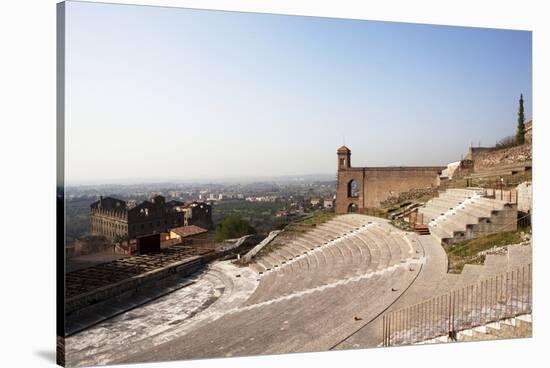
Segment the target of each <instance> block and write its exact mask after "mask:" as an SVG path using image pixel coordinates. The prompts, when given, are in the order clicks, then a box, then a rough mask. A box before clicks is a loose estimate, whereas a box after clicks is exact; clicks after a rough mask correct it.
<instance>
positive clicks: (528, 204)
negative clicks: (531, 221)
mask: <svg viewBox="0 0 550 368" xmlns="http://www.w3.org/2000/svg"><path fill="white" fill-rule="evenodd" d="M516 190H517V200H518V211H521V212H526V213H527V212H529V213H530V212H531V209H532V206H533V185H532V183H531V182H527V181H526V182H523V183H521V184H520V185H518V186H517V187H516Z"/></svg>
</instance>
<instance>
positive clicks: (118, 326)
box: [66, 262, 257, 366]
mask: <svg viewBox="0 0 550 368" xmlns="http://www.w3.org/2000/svg"><path fill="white" fill-rule="evenodd" d="M236 275H240V276H239V277H236ZM188 281H194V282H193V283H192V284H191V285H189V286H187V287H184V288H182V289H180V290H177V291H175V292H173V293H171V294H169V295H167V296H165V297H162V298H159V299H157V300H155V301H153V302H151V303H149V304H146V305H144V306H142V307H140V308H136V309H133V310H131V311H129V312H126V313H124V314H121V315H119V316H117V317H115V318H112V319H110V320H108V321H105V322H103V323H100V324H98V325H96V326H94V327H92V328H90V329H87V330H85V331H82V332H80V333H77V334H75V335H73V336H70V337H68V338H67V339H66V351H67V357H66V363H67V366H87V365H98V364H107V363H110V362H112V361H113V360H115V359H117V358H120V357H121V356H125V355H128V354H135V353H138V352H140V351H142V350H145V349H150V348H152V347H154V346H155V345H158V344H161V343H164V342H167V341H170V340H172V339H174V338H176V337H179V336H182V335H184V334H185V333H187V332H188V331H189V330H191V329H193V328H196V327H197V326H200V325H201V324H204V323H207V322H208V321H210V320H213V319H215V318H218V317H219V316H220V315H221V314H223V313H224V312H225V310H226V309H231V308H235V307H237V306H239V305H240V304H242V303H243V302H244V301H245V300H246V299H247V298H248V296H249V295H250V294H251V293H252V292H253V291H254V289H255V287H256V285H257V281H256V276H255V274H254V272H252V271H251V270H249V269H248V268H238V267H235V266H232V265H231V264H230V263H229V262H217V263H215V264H213V265H211V266H210V267H209V268H208V270H206V271H205V272H203V273H201V274H199V275H194V276H192V277H189V278H188ZM161 360H162V359H161Z"/></svg>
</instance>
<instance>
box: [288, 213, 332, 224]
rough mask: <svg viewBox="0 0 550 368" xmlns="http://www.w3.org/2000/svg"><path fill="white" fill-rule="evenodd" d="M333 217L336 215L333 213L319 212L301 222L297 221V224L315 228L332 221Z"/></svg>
mask: <svg viewBox="0 0 550 368" xmlns="http://www.w3.org/2000/svg"><path fill="white" fill-rule="evenodd" d="M334 217H336V214H335V213H334V212H320V213H317V214H315V215H313V216H312V217H308V218H306V219H304V220H302V221H298V222H297V224H299V225H306V226H317V225H321V224H322V223H325V222H327V221H329V220H332V219H333V218H334Z"/></svg>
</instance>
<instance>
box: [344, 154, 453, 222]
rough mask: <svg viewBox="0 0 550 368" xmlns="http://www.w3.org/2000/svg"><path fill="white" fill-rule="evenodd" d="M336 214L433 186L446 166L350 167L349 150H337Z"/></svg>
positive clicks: (358, 210)
mask: <svg viewBox="0 0 550 368" xmlns="http://www.w3.org/2000/svg"><path fill="white" fill-rule="evenodd" d="M337 156H338V179H337V186H336V205H335V211H336V213H347V212H360V211H362V210H364V209H367V208H375V207H379V206H380V203H381V202H383V201H384V200H386V199H388V198H390V197H396V196H398V195H399V193H403V192H408V191H410V190H413V189H424V188H434V187H437V186H438V185H439V175H440V174H441V171H442V170H443V169H445V166H407V167H352V166H351V151H350V149H349V148H347V147H346V146H342V147H340V148H339V149H338V151H337Z"/></svg>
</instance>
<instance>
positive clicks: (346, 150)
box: [336, 146, 351, 153]
mask: <svg viewBox="0 0 550 368" xmlns="http://www.w3.org/2000/svg"><path fill="white" fill-rule="evenodd" d="M336 152H338V153H349V152H351V150H350V149H349V148H348V147H346V146H342V147H340V148H338V151H336Z"/></svg>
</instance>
